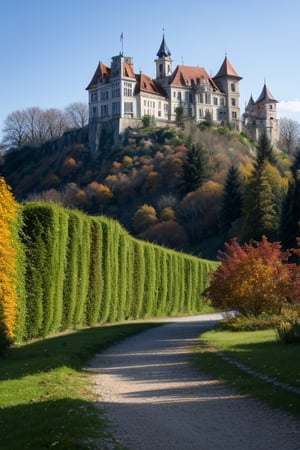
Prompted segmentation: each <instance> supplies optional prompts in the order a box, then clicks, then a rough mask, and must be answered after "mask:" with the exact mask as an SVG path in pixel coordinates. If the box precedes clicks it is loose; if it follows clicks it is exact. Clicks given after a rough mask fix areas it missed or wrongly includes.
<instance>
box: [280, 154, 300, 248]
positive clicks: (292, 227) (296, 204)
mask: <svg viewBox="0 0 300 450" xmlns="http://www.w3.org/2000/svg"><path fill="white" fill-rule="evenodd" d="M291 175H292V177H291V179H290V180H289V186H288V192H287V195H286V198H285V200H284V202H283V207H282V214H281V239H282V243H283V245H284V246H285V247H286V248H293V247H295V246H296V239H297V237H298V236H299V235H300V150H298V151H297V153H296V155H295V158H294V162H293V165H292V167H291Z"/></svg>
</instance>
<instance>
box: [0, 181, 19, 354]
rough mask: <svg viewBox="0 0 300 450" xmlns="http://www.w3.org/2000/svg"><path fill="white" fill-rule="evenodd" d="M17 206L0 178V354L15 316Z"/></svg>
mask: <svg viewBox="0 0 300 450" xmlns="http://www.w3.org/2000/svg"><path fill="white" fill-rule="evenodd" d="M16 213H17V204H16V202H15V200H14V198H13V196H12V194H11V191H10V189H9V188H8V186H7V184H6V182H5V180H4V178H2V177H1V178H0V230H1V232H0V353H1V352H3V351H4V350H5V348H6V347H7V345H9V343H10V342H11V340H12V339H13V337H14V332H15V325H16V314H17V292H16V287H17V280H16V250H15V246H14V242H13V232H12V227H13V226H14V224H15V221H16Z"/></svg>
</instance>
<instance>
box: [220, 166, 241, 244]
mask: <svg viewBox="0 0 300 450" xmlns="http://www.w3.org/2000/svg"><path fill="white" fill-rule="evenodd" d="M242 202H243V200H242V179H241V176H240V173H239V171H238V169H237V167H236V166H233V165H232V166H231V167H230V168H229V169H228V172H227V176H226V180H225V186H224V194H223V201H222V211H221V228H222V232H223V233H225V234H226V235H227V234H228V232H229V230H230V227H231V225H232V223H233V222H234V221H235V220H237V219H238V218H239V217H241V215H242Z"/></svg>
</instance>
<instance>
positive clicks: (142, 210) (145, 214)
mask: <svg viewBox="0 0 300 450" xmlns="http://www.w3.org/2000/svg"><path fill="white" fill-rule="evenodd" d="M157 221H158V219H157V216H156V211H155V208H153V206H150V205H146V204H144V205H142V206H140V207H139V209H138V210H137V211H136V213H135V215H134V217H133V227H134V230H135V231H136V232H137V233H140V232H142V231H145V230H146V229H147V228H148V227H150V226H151V225H154V224H155V223H157Z"/></svg>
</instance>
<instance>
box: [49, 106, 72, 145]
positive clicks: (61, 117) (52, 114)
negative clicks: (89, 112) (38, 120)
mask: <svg viewBox="0 0 300 450" xmlns="http://www.w3.org/2000/svg"><path fill="white" fill-rule="evenodd" d="M43 115H44V117H43V120H44V121H45V127H46V134H45V136H44V140H46V139H56V138H58V137H60V136H62V135H63V133H64V132H65V131H66V129H67V128H68V119H67V117H66V115H65V114H64V113H63V112H62V111H60V110H59V109H56V108H51V109H47V110H46V111H44V113H43Z"/></svg>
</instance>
